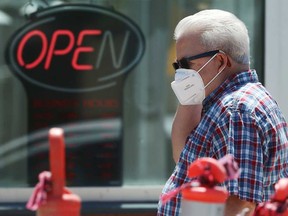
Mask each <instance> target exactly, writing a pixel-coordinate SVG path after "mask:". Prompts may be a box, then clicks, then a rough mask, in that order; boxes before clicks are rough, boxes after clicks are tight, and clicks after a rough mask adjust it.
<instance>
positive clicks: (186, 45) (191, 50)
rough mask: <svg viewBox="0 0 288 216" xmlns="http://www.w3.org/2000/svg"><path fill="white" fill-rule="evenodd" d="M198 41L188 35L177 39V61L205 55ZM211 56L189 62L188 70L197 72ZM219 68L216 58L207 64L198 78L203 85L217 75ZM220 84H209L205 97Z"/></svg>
mask: <svg viewBox="0 0 288 216" xmlns="http://www.w3.org/2000/svg"><path fill="white" fill-rule="evenodd" d="M199 41H200V40H199V39H198V37H197V36H196V35H192V36H191V35H190V36H186V37H183V38H181V39H179V40H178V41H177V43H176V57H177V60H180V59H182V58H184V57H190V56H194V55H198V54H201V53H205V52H207V51H212V50H206V49H204V47H203V46H202V45H201V44H200V42H199ZM211 57H212V56H208V57H203V58H198V59H195V60H192V61H189V67H190V69H193V70H195V71H198V70H199V69H200V68H201V67H202V66H203V65H204V64H205V63H206V62H207V61H209V59H210V58H211ZM218 68H219V59H218V58H217V56H216V57H215V58H214V59H213V60H212V61H211V62H209V64H207V65H206V66H205V67H204V68H203V69H202V70H201V71H200V72H199V74H200V76H201V77H202V79H203V81H204V85H206V84H207V83H208V82H209V81H210V80H212V79H213V77H214V76H216V75H217V73H218ZM218 85H220V83H217V82H216V80H215V82H213V83H211V85H209V86H208V87H207V89H206V96H207V95H208V94H210V92H212V91H213V90H214V89H215V88H216V87H217V86H218Z"/></svg>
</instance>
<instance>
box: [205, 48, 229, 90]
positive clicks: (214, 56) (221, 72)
mask: <svg viewBox="0 0 288 216" xmlns="http://www.w3.org/2000/svg"><path fill="white" fill-rule="evenodd" d="M223 53H224V52H223ZM217 54H218V53H216V54H215V55H214V56H213V57H212V58H214V57H215V56H216V55H217ZM210 60H211V59H210ZM210 60H209V61H210ZM209 61H208V62H209ZM205 65H206V64H205ZM225 68H226V65H225V67H224V68H222V69H221V70H220V71H219V72H218V73H217V74H216V76H214V77H213V79H211V80H210V81H209V82H208V83H207V84H206V85H205V86H204V89H205V88H207V86H209V85H210V84H211V83H212V82H213V81H214V80H215V79H216V78H217V77H218V76H219V75H220V74H221V73H222V71H223V70H224V69H225Z"/></svg>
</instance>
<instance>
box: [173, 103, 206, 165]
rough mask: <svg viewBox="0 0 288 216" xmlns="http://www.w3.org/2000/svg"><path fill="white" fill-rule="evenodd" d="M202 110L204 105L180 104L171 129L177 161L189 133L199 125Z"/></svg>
mask: <svg viewBox="0 0 288 216" xmlns="http://www.w3.org/2000/svg"><path fill="white" fill-rule="evenodd" d="M201 112H202V105H185V106H184V105H179V106H178V108H177V111H176V114H175V117H174V120H173V124H172V131H171V139H172V150H173V159H174V161H175V163H177V161H178V160H179V156H180V154H181V152H182V150H183V147H184V145H185V142H186V139H187V137H188V135H189V134H190V132H191V131H192V130H193V129H194V128H195V127H196V126H197V125H198V123H199V121H200V118H201Z"/></svg>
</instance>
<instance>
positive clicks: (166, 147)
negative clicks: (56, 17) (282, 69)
mask: <svg viewBox="0 0 288 216" xmlns="http://www.w3.org/2000/svg"><path fill="white" fill-rule="evenodd" d="M56 3H57V4H70V3H81V4H82V3H87V4H90V5H94V6H101V7H104V8H105V9H107V10H111V11H112V12H113V11H115V12H117V13H120V14H123V15H125V16H126V17H128V18H129V19H131V20H132V21H133V22H134V23H135V25H137V26H138V27H139V29H140V30H141V32H142V34H143V36H144V39H145V52H144V55H143V56H142V58H141V60H140V62H139V63H138V64H137V65H136V66H135V67H134V68H133V69H131V71H129V73H128V74H127V76H126V77H125V79H124V78H123V80H121V81H120V83H121V86H119V87H117V88H110V89H109V88H107V89H105V90H99V91H97V93H95V94H94V93H93V91H92V92H89V93H73V92H72V93H71V92H70V93H65V94H64V93H61V92H60V93H59V92H58V91H57V90H55V89H52V90H51V89H45V90H43V88H42V87H41V86H40V87H39V86H38V87H37V88H36V89H38V90H36V91H35V88H33V85H34V84H33V83H32V84H31V83H30V84H29V85H25V84H23V79H19V76H17V75H15V72H13V71H11V67H8V65H7V62H6V58H5V52H1V54H0V101H1V106H0V119H1V121H0V176H1V178H0V187H27V186H33V185H35V183H36V182H37V174H38V173H39V172H40V171H42V170H44V169H48V168H49V164H48V153H47V151H48V147H49V146H48V134H47V133H48V129H49V128H51V127H63V128H64V129H65V142H66V158H67V161H66V169H67V176H66V177H67V184H68V186H102V185H105V186H107V185H108V186H121V185H162V184H163V183H164V182H165V181H166V179H167V178H168V177H169V175H170V173H171V171H172V169H173V167H174V164H173V163H174V162H173V160H172V154H171V143H170V129H171V123H172V119H173V115H174V112H175V109H176V106H177V100H176V97H175V95H174V93H173V92H172V90H171V88H170V83H171V81H172V80H173V78H174V70H173V68H172V66H171V63H172V62H173V60H174V59H175V47H174V40H173V31H174V27H175V26H176V24H177V22H178V21H179V20H180V19H182V18H183V17H184V16H186V15H190V14H193V13H195V12H197V11H199V10H202V9H206V8H207V9H208V8H219V9H225V10H228V11H231V12H233V13H235V14H236V15H237V16H238V17H239V18H241V19H242V20H243V21H244V22H245V23H246V25H247V27H248V30H249V34H250V37H251V56H252V57H251V67H252V68H256V69H257V71H258V74H259V77H260V80H262V81H263V79H264V77H263V74H264V71H263V50H264V47H263V42H264V41H263V40H264V35H263V28H264V27H263V26H264V18H263V16H264V2H263V1H262V0H253V1H251V0H242V1H238V0H177V1H174V0H101V1H100V0H98V1H96V0H95V1H93V0H90V1H88V0H87V1H84V0H83V1H76V0H66V1H52V0H46V1H40V0H30V1H28V0H10V1H1V2H0V10H1V11H0V35H1V36H0V50H2V51H4V50H7V44H8V42H9V40H10V38H11V36H12V35H13V34H15V32H16V31H17V29H19V28H21V27H22V26H23V25H24V24H26V23H27V22H28V20H27V19H26V18H25V15H24V14H26V15H27V14H30V13H31V12H32V11H34V10H36V9H38V10H42V9H47V8H50V7H52V6H53V5H56ZM82 24H83V23H77V25H82ZM123 38H124V37H123ZM123 38H122V40H123ZM107 40H108V41H109V40H110V45H109V46H110V49H112V48H111V47H114V48H115V50H116V51H117V50H118V51H119V50H121V46H120V45H119V46H118V47H117V46H116V44H112V45H111V41H113V40H112V37H109V36H107ZM107 44H108V42H107ZM122 45H123V44H122ZM107 46H108V45H107ZM109 46H108V47H109ZM98 48H99V49H98V50H101V47H98ZM116 51H115V53H116ZM103 52H104V51H103ZM131 52H132V51H131ZM107 55H111V53H110V54H109V53H108V54H107ZM131 55H132V54H131ZM115 56H116V57H118V56H117V55H115ZM111 58H112V57H111ZM104 59H107V58H104ZM118 60H119V59H118ZM112 63H113V62H112ZM112 63H111V61H109V62H108V61H107V62H102V63H101V64H105V65H108V66H109V65H110V64H112ZM59 64H60V63H59ZM63 67H64V66H63ZM57 70H58V72H59V73H66V72H67V71H64V69H63V68H57ZM99 73H101V71H99ZM103 73H104V72H103ZM56 81H57V80H56ZM65 81H66V82H67V83H68V84H69V82H70V81H71V80H69V76H67V80H65ZM71 82H72V81H71ZM81 82H83V83H84V85H85V83H89V82H90V80H89V79H87V80H84V79H83V80H81ZM68 84H67V85H68ZM49 91H51V92H52V93H51V92H50V93H48V92H49ZM31 95H33V96H31ZM115 97H117V100H116V99H115ZM71 107H76V108H75V109H72V108H71Z"/></svg>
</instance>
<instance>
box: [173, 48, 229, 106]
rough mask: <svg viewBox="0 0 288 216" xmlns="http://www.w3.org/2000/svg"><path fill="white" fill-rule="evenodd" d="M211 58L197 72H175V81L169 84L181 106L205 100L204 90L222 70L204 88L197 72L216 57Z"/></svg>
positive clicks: (187, 70)
mask: <svg viewBox="0 0 288 216" xmlns="http://www.w3.org/2000/svg"><path fill="white" fill-rule="evenodd" d="M216 55H217V54H215V55H214V56H212V57H211V58H210V59H209V61H207V62H206V63H205V64H204V65H203V66H202V67H201V68H200V69H199V70H198V71H195V70H193V69H185V68H179V69H177V70H176V74H175V81H173V82H172V83H171V87H172V89H173V91H174V93H175V95H176V97H177V99H178V100H179V102H180V104H182V105H196V104H202V102H203V100H204V99H205V88H206V87H207V86H208V85H210V83H212V82H213V80H215V79H216V78H217V76H218V75H219V74H220V73H221V72H222V71H223V70H224V68H225V67H224V68H223V69H222V70H221V71H219V72H218V73H217V74H216V76H215V77H213V79H211V80H210V82H209V83H207V85H206V86H204V82H203V80H202V77H201V76H200V75H199V72H200V71H201V70H202V69H203V68H204V67H205V66H206V65H207V64H209V62H210V61H212V59H213V58H214V57H215V56H216Z"/></svg>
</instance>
